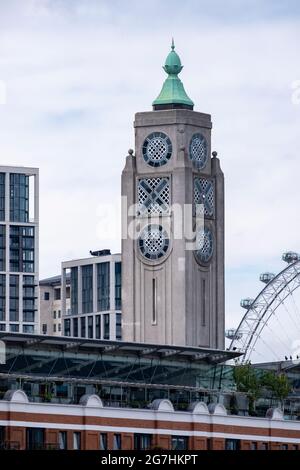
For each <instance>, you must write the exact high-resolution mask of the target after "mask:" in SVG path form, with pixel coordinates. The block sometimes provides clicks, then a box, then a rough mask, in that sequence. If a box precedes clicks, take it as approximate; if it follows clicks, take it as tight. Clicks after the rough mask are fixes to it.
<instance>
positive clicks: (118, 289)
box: [115, 263, 122, 310]
mask: <svg viewBox="0 0 300 470" xmlns="http://www.w3.org/2000/svg"><path fill="white" fill-rule="evenodd" d="M121 294H122V264H121V263H115V309H116V310H121V308H122V302H121V297H122V295H121Z"/></svg>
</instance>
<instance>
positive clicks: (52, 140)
mask: <svg viewBox="0 0 300 470" xmlns="http://www.w3.org/2000/svg"><path fill="white" fill-rule="evenodd" d="M172 36H173V37H174V38H175V44H176V51H177V52H178V53H179V55H180V57H181V60H182V63H183V65H184V69H183V71H182V73H181V79H182V81H183V83H184V86H185V89H186V91H187V93H188V95H189V96H190V97H191V99H192V100H193V101H194V102H195V110H196V111H201V112H206V113H210V114H211V115H212V121H213V136H212V139H213V140H212V142H213V144H212V146H213V149H214V150H217V151H218V155H219V158H220V160H221V165H222V169H223V171H224V173H225V184H226V323H227V326H232V325H235V324H236V323H237V322H238V320H239V319H240V318H241V315H242V312H241V308H240V307H239V301H240V299H241V298H242V297H248V296H250V297H253V296H255V295H256V294H258V292H259V290H260V289H261V287H262V285H260V283H259V281H258V276H259V274H260V272H262V271H266V270H267V271H272V272H278V271H279V270H280V269H281V268H283V266H284V263H283V262H282V261H281V255H282V253H283V252H284V251H286V250H294V251H300V236H299V233H300V218H299V206H300V191H299V171H300V159H299V157H300V156H299V151H300V150H299V149H300V132H299V130H300V60H299V44H300V3H299V2H298V1H297V0H294V1H293V0H286V1H278V0H260V1H259V0H251V1H250V0H243V2H241V1H238V0H227V1H226V2H224V1H222V0H212V1H209V2H208V1H202V0H186V1H185V2H182V1H178V0H173V1H170V0H165V1H163V2H162V1H158V0H152V1H147V2H146V1H143V0H140V1H136V0H126V2H125V1H119V0H115V1H113V0H111V1H106V0H103V1H102V0H88V1H87V0H10V1H6V0H0V161H1V164H3V165H23V166H34V167H38V168H39V169H40V275H41V277H46V276H51V275H55V274H57V273H59V272H60V263H61V261H64V260H69V259H72V258H81V257H86V256H88V255H89V250H92V249H101V248H110V249H111V250H112V251H113V252H116V251H120V228H119V226H118V223H116V222H115V221H116V220H118V214H119V212H118V211H119V201H120V175H121V171H122V169H123V166H124V163H125V157H126V154H127V150H128V149H129V148H133V147H134V133H133V120H134V114H135V112H138V111H148V110H151V103H152V101H153V100H154V99H155V98H156V96H157V95H158V93H159V91H160V89H161V85H162V83H163V80H164V79H165V74H164V72H163V70H162V65H163V63H164V60H165V57H166V55H167V53H168V52H169V48H170V42H171V38H172ZM109 205H110V207H113V210H112V212H113V214H111V213H110V215H109V214H108V209H107V210H106V213H105V214H104V212H105V211H104V209H105V208H108V207H109ZM103 211H104V212H103ZM103 214H104V215H103Z"/></svg>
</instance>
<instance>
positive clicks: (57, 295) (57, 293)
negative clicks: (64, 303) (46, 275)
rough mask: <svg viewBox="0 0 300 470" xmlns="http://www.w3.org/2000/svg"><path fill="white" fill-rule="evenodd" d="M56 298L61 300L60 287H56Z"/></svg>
mask: <svg viewBox="0 0 300 470" xmlns="http://www.w3.org/2000/svg"><path fill="white" fill-rule="evenodd" d="M54 300H60V288H58V289H54Z"/></svg>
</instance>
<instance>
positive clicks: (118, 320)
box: [116, 313, 122, 341]
mask: <svg viewBox="0 0 300 470" xmlns="http://www.w3.org/2000/svg"><path fill="white" fill-rule="evenodd" d="M116 339H117V340H120V341H121V339H122V315H121V313H116Z"/></svg>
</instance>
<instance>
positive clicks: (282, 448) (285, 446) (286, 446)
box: [281, 444, 289, 450]
mask: <svg viewBox="0 0 300 470" xmlns="http://www.w3.org/2000/svg"><path fill="white" fill-rule="evenodd" d="M281 450H289V446H288V444H281Z"/></svg>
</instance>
